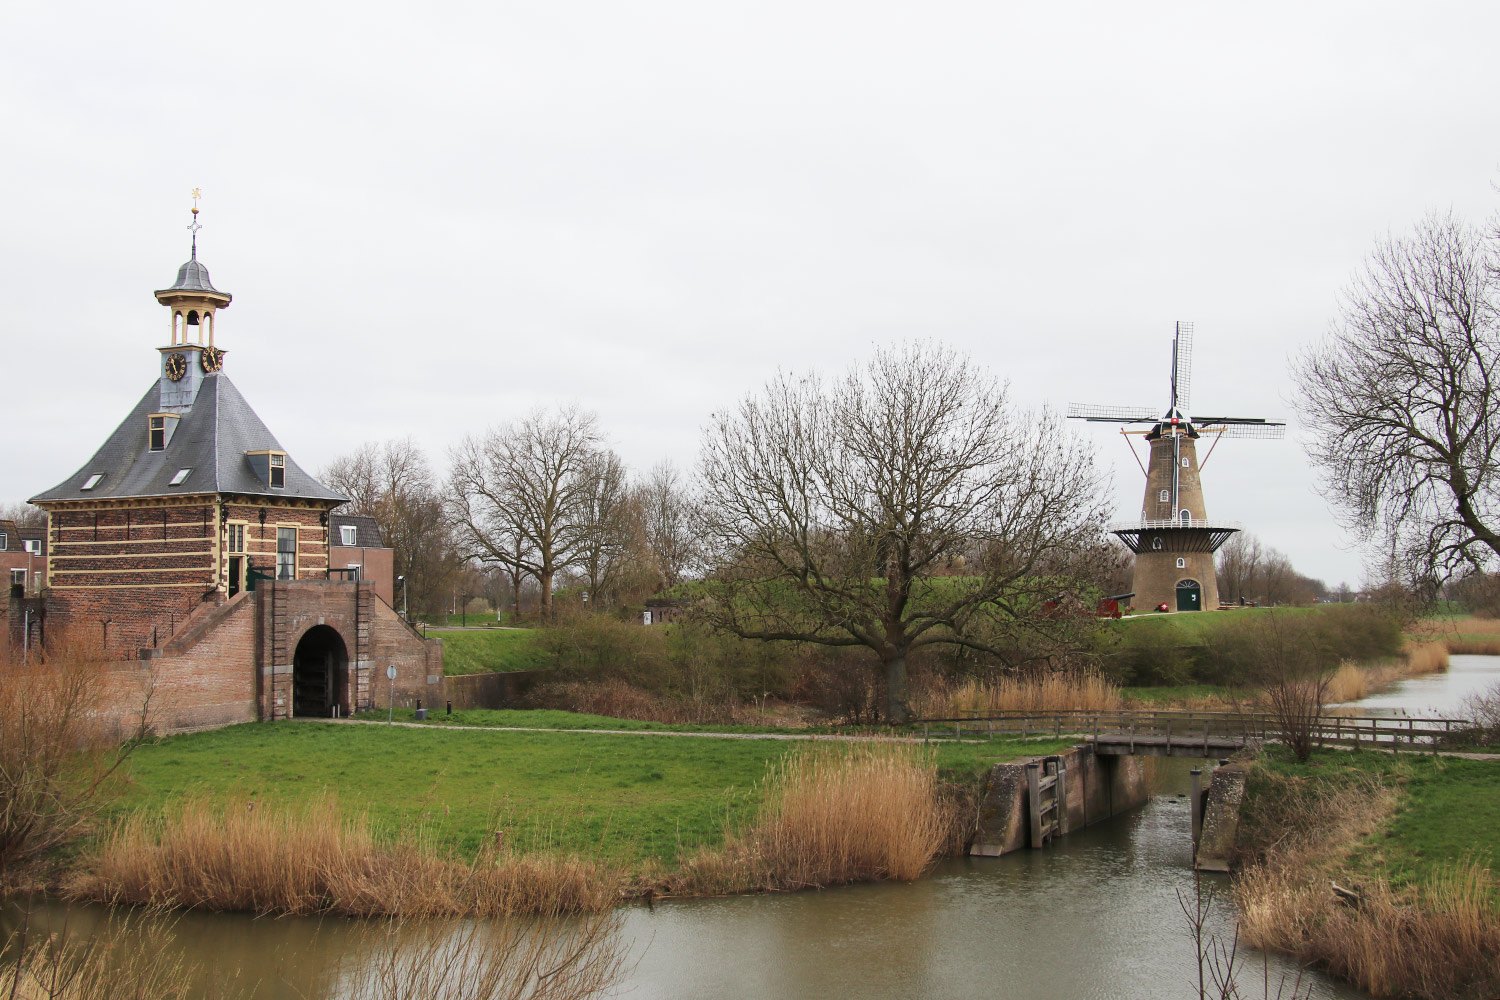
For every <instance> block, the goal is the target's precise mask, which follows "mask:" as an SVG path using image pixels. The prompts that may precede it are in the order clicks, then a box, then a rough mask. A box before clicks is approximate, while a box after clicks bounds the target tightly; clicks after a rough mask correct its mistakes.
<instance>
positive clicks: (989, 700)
mask: <svg viewBox="0 0 1500 1000" xmlns="http://www.w3.org/2000/svg"><path fill="white" fill-rule="evenodd" d="M1122 705H1123V699H1122V698H1121V696H1120V689H1119V688H1118V687H1116V686H1115V685H1114V684H1112V683H1110V682H1109V681H1108V680H1106V679H1105V678H1103V677H1101V676H1099V675H1098V674H1092V673H1055V674H1046V675H1044V676H1041V677H1002V678H998V679H995V680H988V681H979V680H970V681H968V682H966V683H964V684H962V685H960V686H959V687H957V688H954V689H952V690H951V691H949V692H948V693H947V697H946V699H945V703H944V704H942V705H941V706H940V711H941V713H942V714H943V715H947V716H961V715H965V714H968V713H978V714H986V713H995V712H1062V711H1070V710H1079V711H1109V710H1112V709H1117V708H1120V707H1121V706H1122Z"/></svg>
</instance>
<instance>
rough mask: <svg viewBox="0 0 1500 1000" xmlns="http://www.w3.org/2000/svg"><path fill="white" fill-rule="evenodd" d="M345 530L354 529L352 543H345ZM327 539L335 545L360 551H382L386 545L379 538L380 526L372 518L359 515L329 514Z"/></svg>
mask: <svg viewBox="0 0 1500 1000" xmlns="http://www.w3.org/2000/svg"><path fill="white" fill-rule="evenodd" d="M345 528H353V529H354V541H353V542H345V541H344V540H343V538H344V530H343V529H345ZM328 532H329V534H328V537H329V538H330V539H332V541H333V544H335V545H345V546H348V547H350V548H361V549H383V548H386V547H387V546H386V544H385V542H384V541H382V540H381V538H380V525H379V524H378V523H376V521H375V519H374V518H373V517H365V516H363V515H360V514H329V515H328Z"/></svg>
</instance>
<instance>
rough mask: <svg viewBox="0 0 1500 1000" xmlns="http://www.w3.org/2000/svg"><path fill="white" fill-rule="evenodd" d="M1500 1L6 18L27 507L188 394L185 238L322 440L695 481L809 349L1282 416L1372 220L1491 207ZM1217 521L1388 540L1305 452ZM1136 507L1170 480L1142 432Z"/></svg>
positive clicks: (819, 363) (1317, 570)
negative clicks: (178, 295)
mask: <svg viewBox="0 0 1500 1000" xmlns="http://www.w3.org/2000/svg"><path fill="white" fill-rule="evenodd" d="M1497 38H1500V4H1495V3H1493V2H1480V0H1475V2H1469V3H1433V2H1424V3H1420V4H1418V3H1409V2H1407V3H1380V4H1377V3H1369V2H1361V3H1348V4H1339V5H1331V4H1309V3H1294V4H1279V3H1269V4H1268V3H1261V4H1254V5H1243V4H1241V5H1229V4H1208V3H1193V4H1189V3H1139V2H1138V3H1132V4H1121V3H1102V4H1078V3H1074V4H1066V5H1064V4H1036V3H1032V4H1025V5H1022V4H1005V3H941V2H939V3H924V4H916V3H907V4H886V3H876V2H870V0H865V2H861V3H848V4H834V3H819V2H809V0H799V2H797V3H781V2H774V0H772V2H768V0H757V2H755V3H727V2H703V0H696V2H683V3H658V2H651V0H646V2H640V3H632V4H623V3H570V2H566V0H552V2H547V3H532V4H515V3H505V2H498V3H491V4H475V5H450V4H434V3H429V4H424V5H421V6H420V8H419V7H418V6H417V5H410V6H407V5H391V4H385V3H376V2H364V3H359V4H355V3H345V4H339V5H327V4H321V3H317V2H302V3H296V4H287V3H258V4H253V5H252V4H204V3H193V4H168V3H156V4H150V5H144V4H122V3H114V2H111V3H83V4H69V3H49V4H40V3H38V4H24V5H20V4H13V5H10V6H9V7H8V8H7V12H6V16H5V24H4V27H3V30H0V88H3V89H0V136H3V140H0V142H3V145H0V149H3V150H4V155H3V156H0V192H3V193H0V198H3V199H4V205H5V212H4V218H3V226H0V274H3V295H0V332H3V337H4V348H5V349H4V352H3V354H0V357H3V358H4V360H3V362H0V364H3V369H4V372H5V378H4V386H5V395H6V399H7V402H8V406H9V411H10V413H11V415H12V417H13V418H20V419H13V420H12V421H11V423H10V424H9V430H8V432H7V433H6V434H5V435H4V444H3V446H0V448H3V453H4V455H5V457H6V459H7V460H6V461H4V462H3V463H0V501H15V500H20V499H24V498H26V497H28V496H30V495H32V494H34V493H36V492H39V491H40V490H42V489H45V488H47V487H50V486H52V485H54V484H55V483H57V482H58V481H60V480H62V479H63V478H64V477H65V476H67V475H69V474H71V473H72V472H73V471H74V470H75V469H77V468H78V467H79V466H81V465H82V464H83V463H84V461H85V460H86V459H87V458H88V456H89V455H90V454H91V453H92V452H93V450H94V449H95V448H97V447H98V445H99V444H101V443H102V442H103V440H104V438H105V437H106V435H107V434H108V433H109V432H110V431H111V430H112V429H113V428H114V427H115V425H116V424H117V423H118V422H119V420H120V419H122V418H123V417H124V416H125V414H126V413H127V412H128V411H129V409H130V407H131V406H132V405H133V404H134V402H135V401H136V400H137V399H139V397H140V396H141V394H142V393H144V392H145V390H146V389H147V388H148V387H149V386H150V385H151V384H152V382H153V381H154V379H155V378H156V373H157V368H158V355H157V353H156V350H155V349H156V348H157V347H158V346H161V345H162V344H164V343H165V342H166V340H167V334H168V317H167V312H166V310H165V309H164V308H162V307H161V306H159V305H157V304H156V302H155V300H154V299H153V298H152V295H151V292H152V290H153V289H157V288H163V287H165V286H167V285H169V284H171V282H172V280H173V279H174V277H175V275H176V271H177V267H178V265H180V264H181V263H182V261H184V260H185V259H186V258H187V255H188V240H189V237H188V233H187V230H186V229H185V226H186V225H187V223H188V221H189V213H188V209H189V208H190V207H191V202H190V200H189V198H188V193H189V191H190V190H191V189H192V188H194V187H200V188H202V189H203V192H204V200H203V202H202V208H203V214H202V222H203V225H204V229H203V231H202V233H201V234H200V238H199V251H200V252H199V256H200V259H201V260H202V261H203V262H204V263H205V264H206V265H207V266H208V267H209V268H210V270H211V272H212V275H213V281H214V283H215V285H217V286H218V287H219V288H220V289H223V290H225V291H228V292H231V293H232V294H233V295H234V303H233V305H232V306H231V308H230V309H229V310H227V311H226V312H225V313H224V314H223V315H222V316H221V318H220V323H219V328H218V330H217V336H216V340H217V342H218V344H219V345H220V346H221V347H224V348H226V349H227V350H228V357H227V359H226V369H225V370H226V372H227V373H228V374H229V375H230V376H231V377H232V378H233V379H234V382H235V384H236V385H238V386H239V387H240V389H241V391H242V392H244V394H245V395H246V397H247V398H248V399H249V400H250V401H251V403H252V404H253V405H254V406H255V407H256V409H257V411H258V412H259V413H260V415H261V416H262V418H263V419H265V420H266V422H267V423H268V424H269V425H270V427H271V428H272V430H273V431H274V432H275V433H276V434H277V436H278V437H279V438H280V440H281V443H282V444H283V445H284V446H285V447H286V448H287V449H288V451H290V452H291V453H292V455H293V457H294V458H295V459H296V460H297V461H298V462H300V463H301V464H302V465H304V466H305V467H307V468H309V469H314V470H316V469H318V468H319V467H321V466H323V465H324V464H325V463H327V462H328V461H329V460H330V459H332V458H333V457H335V456H336V455H339V454H341V453H343V452H347V451H349V450H351V449H352V448H354V447H355V446H356V445H358V444H359V443H360V442H362V441H366V440H378V439H385V438H391V437H403V436H407V435H410V436H411V437H413V438H414V439H415V440H416V441H417V442H418V443H419V444H421V445H422V446H423V448H425V449H426V450H427V451H428V452H429V454H430V455H431V456H432V457H433V460H434V463H435V465H437V466H438V467H439V468H440V469H441V468H442V467H443V466H444V465H445V464H446V454H447V449H448V448H449V446H450V445H451V444H453V443H454V442H455V441H456V440H457V439H458V438H459V437H460V436H461V435H463V434H464V433H465V432H468V431H478V430H482V429H484V428H485V427H487V426H489V425H491V424H496V423H500V422H503V421H505V420H508V419H510V418H513V417H515V416H518V415H521V414H523V413H525V412H526V411H527V410H528V409H530V408H532V407H534V406H538V405H547V406H550V405H553V404H556V403H559V402H565V401H577V402H579V403H581V404H582V405H584V406H585V407H588V408H591V409H593V410H595V411H597V412H598V413H599V415H600V418H601V422H602V425H603V427H604V428H605V430H606V431H607V433H608V434H609V436H610V439H611V441H612V443H613V445H614V446H615V447H616V448H617V449H618V450H619V451H620V452H621V453H622V455H624V457H625V458H626V460H627V461H628V462H629V463H630V464H631V465H632V466H633V467H635V468H636V469H642V470H643V469H645V468H647V467H649V466H650V465H651V464H653V463H654V462H656V461H658V460H660V459H663V458H670V459H672V460H673V461H675V462H676V463H678V464H679V465H681V466H683V467H690V466H691V465H692V464H693V462H694V460H695V456H696V452H697V446H698V440H699V435H700V431H701V428H702V427H703V425H704V423H705V422H706V421H707V419H708V417H709V414H710V413H711V412H713V411H714V410H715V409H716V408H718V407H721V406H723V405H725V404H727V403H730V402H732V401H733V400H735V399H737V398H739V397H741V396H743V395H744V394H745V393H747V392H750V391H752V390H754V389H756V388H757V387H759V386H760V385H761V384H763V382H764V381H765V380H766V379H767V378H768V377H769V376H770V375H772V374H773V373H774V372H775V370H776V369H777V368H778V367H786V368H790V369H793V370H803V369H807V368H816V369H820V370H823V371H828V372H833V371H838V370H841V369H843V368H845V367H846V366H847V365H848V364H850V363H851V362H852V361H854V360H855V359H859V358H864V357H867V356H868V355H869V353H870V351H871V348H872V346H873V345H876V344H886V343H891V342H894V341H898V340H900V339H902V338H909V337H931V338H936V339H940V340H942V341H945V342H947V343H949V344H951V345H953V346H955V347H957V348H959V349H961V350H963V351H966V352H968V353H969V354H971V355H972V356H973V357H974V358H975V359H976V360H978V361H980V362H982V363H983V364H985V365H986V366H988V367H989V368H990V369H991V370H993V372H995V373H996V374H997V375H999V376H1001V377H1003V378H1005V379H1008V380H1009V381H1010V383H1011V386H1012V390H1013V393H1014V395H1015V397H1016V398H1017V399H1018V400H1019V401H1020V402H1022V403H1024V404H1026V405H1041V404H1048V405H1051V406H1053V407H1056V408H1059V409H1060V408H1062V407H1064V406H1066V404H1067V403H1068V402H1070V401H1080V402H1100V403H1120V404H1130V405H1144V406H1163V407H1164V406H1165V403H1166V400H1167V389H1168V386H1167V376H1168V366H1169V358H1170V346H1171V345H1170V341H1171V333H1172V327H1173V323H1174V321H1176V320H1178V319H1189V320H1194V321H1196V323H1197V352H1196V366H1195V379H1194V393H1193V403H1194V405H1195V408H1196V409H1198V411H1199V412H1207V411H1213V412H1215V413H1229V414H1234V415H1244V416H1265V417H1286V418H1292V417H1293V413H1292V409H1291V405H1290V404H1291V387H1290V381H1289V378H1288V375H1287V370H1288V359H1289V357H1290V356H1293V355H1295V354H1296V353H1297V352H1298V351H1299V350H1300V349H1301V348H1302V347H1303V346H1304V345H1307V344H1309V343H1312V342H1313V341H1315V340H1316V339H1317V338H1318V337H1319V336H1320V335H1321V334H1322V333H1323V332H1324V331H1325V330H1326V329H1327V327H1328V324H1329V322H1330V321H1331V319H1332V318H1333V317H1334V315H1335V314H1336V310H1337V301H1338V299H1337V297H1338V293H1339V291H1340V289H1341V288H1342V287H1343V286H1344V285H1345V284H1346V283H1347V281H1348V279H1349V277H1350V275H1351V274H1352V273H1353V271H1354V270H1355V269H1356V268H1357V267H1358V266H1359V264H1360V261H1361V259H1362V258H1363V257H1364V255H1365V254H1366V253H1367V252H1368V251H1369V249H1370V248H1371V246H1372V244H1373V242H1374V240H1375V239H1376V238H1377V237H1379V236H1381V235H1382V234H1384V233H1386V232H1387V231H1401V230H1404V229H1406V228H1407V227H1409V226H1410V225H1411V224H1412V223H1413V222H1414V221H1415V220H1417V219H1418V218H1419V217H1421V216H1422V215H1423V214H1424V213H1425V212H1428V211H1430V210H1434V209H1436V210H1448V209H1450V208H1451V209H1453V210H1454V211H1455V212H1457V213H1458V214H1460V215H1463V216H1466V217H1468V218H1471V219H1473V220H1475V221H1479V220H1482V219H1484V218H1486V217H1488V216H1489V215H1490V214H1491V213H1493V212H1494V211H1495V209H1496V207H1497V204H1500V196H1497V195H1496V193H1495V190H1494V188H1493V187H1492V184H1493V182H1494V181H1495V180H1496V179H1497V177H1500V173H1497V168H1500V101H1497V97H1500V75H1497V70H1496V64H1495V59H1494V47H1495V43H1496V39H1497ZM1309 432H1310V430H1309V429H1307V428H1296V427H1294V428H1293V435H1292V437H1290V438H1289V439H1288V440H1286V441H1283V442H1262V441H1236V442H1226V443H1225V444H1224V446H1223V447H1221V448H1220V449H1219V450H1218V452H1217V453H1216V454H1215V455H1214V457H1213V459H1212V461H1211V462H1210V463H1209V464H1208V465H1207V466H1206V468H1205V470H1204V473H1203V478H1204V490H1205V497H1206V502H1207V504H1208V507H1209V510H1208V513H1209V514H1210V515H1212V516H1214V517H1218V518H1232V519H1236V520H1240V521H1243V522H1244V523H1245V525H1246V527H1247V529H1249V530H1251V531H1253V532H1255V533H1256V534H1257V535H1258V536H1260V537H1261V538H1262V539H1263V540H1264V541H1266V542H1268V543H1269V544H1271V545H1274V546H1276V547H1278V548H1280V549H1282V550H1284V551H1286V552H1287V553H1288V554H1289V555H1291V556H1292V558H1293V560H1294V562H1295V564H1296V565H1297V567H1298V568H1299V569H1300V570H1301V571H1303V572H1305V573H1309V574H1311V575H1314V576H1319V577H1322V578H1325V579H1326V580H1327V581H1328V582H1329V583H1330V584H1334V583H1337V582H1338V581H1340V580H1347V581H1349V582H1350V583H1351V584H1356V583H1358V582H1359V580H1360V579H1361V577H1362V575H1363V573H1362V568H1361V567H1362V565H1363V560H1362V558H1361V555H1360V553H1358V552H1357V551H1355V550H1353V549H1352V548H1351V547H1350V545H1349V543H1348V541H1347V540H1346V539H1344V538H1343V536H1342V534H1341V532H1340V530H1339V529H1338V527H1337V524H1336V522H1335V520H1334V518H1333V517H1332V516H1331V514H1330V513H1329V511H1328V509H1327V505H1326V504H1325V503H1324V502H1323V500H1321V499H1320V498H1319V496H1318V495H1317V493H1316V490H1315V477H1314V475H1313V473H1312V471H1311V470H1310V469H1309V468H1308V465H1307V462H1306V460H1305V458H1304V455H1303V452H1302V450H1301V447H1300V445H1299V444H1298V443H1297V441H1296V440H1294V439H1293V438H1295V437H1297V436H1300V435H1303V434H1307V433H1309ZM1089 433H1091V435H1092V436H1093V437H1094V438H1095V439H1096V440H1097V445H1098V448H1099V450H1100V453H1101V455H1102V456H1103V457H1104V458H1105V459H1107V460H1108V461H1109V462H1110V463H1112V465H1113V466H1114V468H1115V469H1116V475H1115V485H1114V495H1115V497H1116V500H1117V511H1118V515H1119V516H1120V517H1121V518H1133V517H1136V516H1138V514H1139V510H1140V498H1141V494H1142V490H1143V479H1142V477H1141V474H1140V471H1139V470H1138V469H1137V467H1136V465H1135V462H1134V461H1133V460H1132V459H1131V457H1130V455H1129V454H1128V452H1127V449H1126V446H1125V445H1124V444H1123V442H1122V441H1121V439H1120V438H1119V437H1118V436H1117V435H1113V434H1112V432H1111V431H1110V430H1109V429H1108V428H1103V427H1099V426H1098V425H1094V426H1093V427H1092V429H1091V430H1090V431H1089Z"/></svg>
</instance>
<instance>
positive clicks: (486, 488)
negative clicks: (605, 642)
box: [448, 406, 602, 616]
mask: <svg viewBox="0 0 1500 1000" xmlns="http://www.w3.org/2000/svg"><path fill="white" fill-rule="evenodd" d="M601 451H602V448H601V444H600V435H599V430H598V418H597V417H595V416H594V414H592V413H589V412H586V411H584V410H581V409H579V408H578V407H576V406H567V407H564V408H562V409H559V410H558V411H557V412H556V413H552V414H549V413H547V412H545V411H541V410H538V411H535V412H533V413H531V414H530V415H529V416H527V417H525V418H524V419H522V420H518V421H516V422H514V423H511V424H507V425H505V426H502V427H497V428H493V429H491V430H490V431H489V432H487V433H486V434H485V435H484V436H483V437H475V436H472V435H471V436H469V437H467V438H465V439H464V440H463V442H462V443H460V444H459V445H458V447H457V448H455V449H454V450H453V472H452V475H451V477H450V479H449V484H448V506H449V511H450V512H451V515H452V517H453V520H454V524H455V526H456V530H457V531H458V534H459V538H460V541H461V544H462V545H463V546H464V548H465V549H466V550H467V551H468V552H469V554H471V555H473V556H474V557H476V558H479V559H482V560H486V561H494V562H498V563H500V564H501V565H503V566H508V567H514V568H515V570H516V571H517V574H516V575H517V576H519V575H520V574H523V573H524V574H530V575H532V576H534V577H535V578H536V580H537V583H538V584H540V586H541V591H542V612H543V614H545V615H549V616H550V615H551V613H552V587H553V582H554V580H556V578H557V575H558V573H560V572H561V571H562V570H564V569H566V568H567V567H569V566H571V565H573V564H574V563H576V562H577V561H578V560H579V559H580V558H581V557H582V555H583V551H584V548H585V546H586V544H587V543H588V541H589V538H590V530H591V515H590V513H589V508H590V504H591V502H592V500H593V498H594V497H595V495H596V490H597V486H598V483H597V477H598V474H599V469H600V466H599V454H600V452H601Z"/></svg>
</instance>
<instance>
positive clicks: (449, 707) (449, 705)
mask: <svg viewBox="0 0 1500 1000" xmlns="http://www.w3.org/2000/svg"><path fill="white" fill-rule="evenodd" d="M448 714H449V715H452V714H453V699H452V698H449V699H448Z"/></svg>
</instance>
